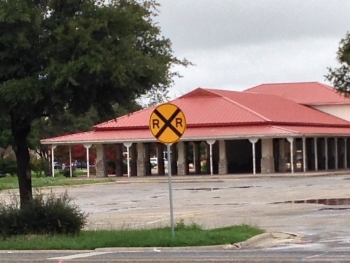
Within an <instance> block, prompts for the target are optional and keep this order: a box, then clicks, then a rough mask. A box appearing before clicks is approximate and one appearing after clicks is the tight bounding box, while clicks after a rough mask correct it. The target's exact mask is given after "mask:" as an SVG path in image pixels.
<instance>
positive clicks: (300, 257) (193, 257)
mask: <svg viewBox="0 0 350 263" xmlns="http://www.w3.org/2000/svg"><path fill="white" fill-rule="evenodd" d="M0 256H1V259H0V262H32V263H37V262H41V263H44V262H48V263H49V262H50V263H52V262H87V263H88V262H94V263H106V262H111V263H112V262H134V263H138V262H140V263H141V262H143V263H144V262H159V263H164V262H167V263H168V262H169V263H179V262H181V263H186V262H319V263H321V262H333V263H335V262H350V251H348V250H333V251H310V250H266V249H265V250H256V249H255V250H244V251H207V252H205V251H166V252H162V251H160V252H136V251H135V252H94V251H92V252H82V253H77V252H75V253H54V252H52V253H48V252H37V253H7V254H5V253H2V254H0Z"/></svg>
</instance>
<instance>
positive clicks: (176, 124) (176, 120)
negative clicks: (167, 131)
mask: <svg viewBox="0 0 350 263" xmlns="http://www.w3.org/2000/svg"><path fill="white" fill-rule="evenodd" d="M175 126H176V127H182V119H181V118H176V119H175Z"/></svg>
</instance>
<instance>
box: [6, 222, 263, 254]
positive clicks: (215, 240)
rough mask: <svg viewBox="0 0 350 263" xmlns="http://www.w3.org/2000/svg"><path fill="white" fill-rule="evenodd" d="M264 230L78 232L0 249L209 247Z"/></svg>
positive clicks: (13, 240)
mask: <svg viewBox="0 0 350 263" xmlns="http://www.w3.org/2000/svg"><path fill="white" fill-rule="evenodd" d="M263 232H264V231H263V230H262V229H259V228H255V227H251V226H249V225H239V226H230V227H225V228H216V229H208V230H204V229H202V228H200V227H199V226H198V225H195V224H194V225H191V226H182V227H181V228H176V231H175V236H174V238H173V237H172V235H171V229H170V228H169V227H165V228H155V229H141V230H112V231H107V230H106V231H82V232H81V233H80V234H79V235H77V236H65V235H57V236H39V235H38V236H37V235H33V236H25V237H23V236H15V237H10V238H6V239H4V240H2V241H0V250H49V249H54V250H61V249H62V250H63V249H66V250H84V249H89V250H90V249H96V248H102V247H180V246H209V245H221V244H229V243H235V242H241V241H245V240H247V239H249V238H251V237H253V236H255V235H258V234H261V233H263Z"/></svg>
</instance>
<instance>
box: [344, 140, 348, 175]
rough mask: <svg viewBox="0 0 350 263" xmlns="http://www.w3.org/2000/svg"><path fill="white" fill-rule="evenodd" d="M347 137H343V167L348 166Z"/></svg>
mask: <svg viewBox="0 0 350 263" xmlns="http://www.w3.org/2000/svg"><path fill="white" fill-rule="evenodd" d="M347 142H348V141H347V138H344V169H347V168H348V146H347Z"/></svg>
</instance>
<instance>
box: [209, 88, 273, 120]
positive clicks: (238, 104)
mask: <svg viewBox="0 0 350 263" xmlns="http://www.w3.org/2000/svg"><path fill="white" fill-rule="evenodd" d="M208 91H209V92H212V93H214V94H216V95H219V96H220V97H221V98H223V99H225V100H227V101H229V102H231V103H233V104H235V105H237V106H239V107H241V108H242V109H244V110H246V111H248V112H250V113H252V114H254V115H255V116H257V117H259V118H261V119H263V120H265V121H271V120H270V119H268V118H266V117H265V116H263V115H261V114H259V113H257V112H256V111H253V110H252V109H250V108H248V107H246V106H244V105H242V104H240V103H238V102H237V101H234V100H232V99H229V98H227V97H226V96H224V95H222V94H220V93H216V92H214V91H213V90H208ZM222 91H228V92H233V93H236V92H237V91H233V90H222ZM237 93H238V92H237ZM240 94H244V93H243V92H242V93H240ZM251 94H253V93H251Z"/></svg>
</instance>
